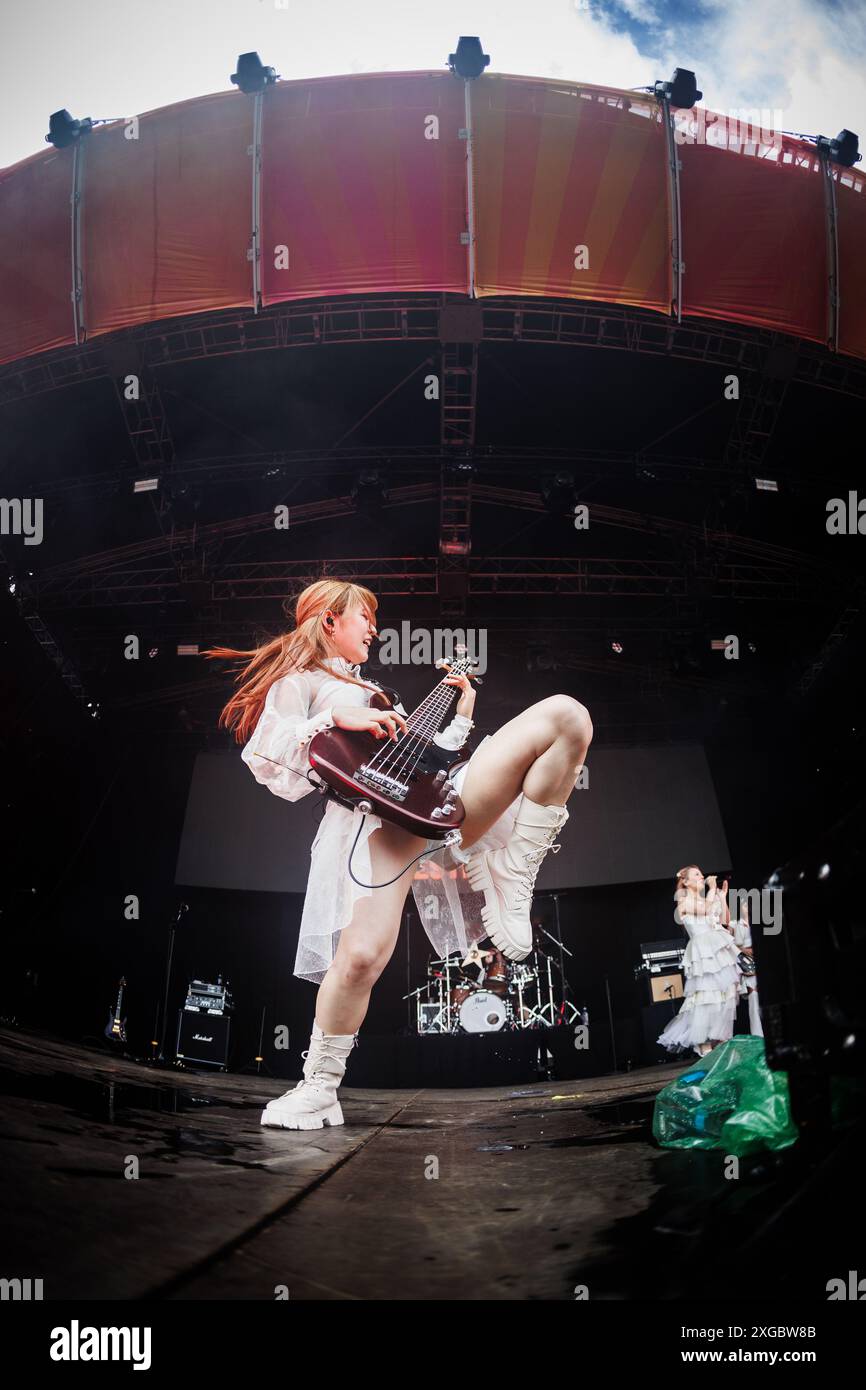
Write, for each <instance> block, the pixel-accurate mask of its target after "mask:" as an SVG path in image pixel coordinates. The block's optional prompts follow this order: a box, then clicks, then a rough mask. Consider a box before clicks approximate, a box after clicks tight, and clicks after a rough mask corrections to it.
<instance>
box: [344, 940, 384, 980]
mask: <svg viewBox="0 0 866 1390" xmlns="http://www.w3.org/2000/svg"><path fill="white" fill-rule="evenodd" d="M342 965H343V971H344V974H345V975H346V977H347V979H348V980H350V981H351V983H352V984H359V985H360V984H374V983H375V982H376V980H378V978H379V975H380V973H381V972H380V968H379V957H378V955H377V953H376V952H375V951H371V950H367V949H365V948H364V947H363V946H353V947H352V949H351V950H350V951H347V952H345V954H344V957H343V961H342Z"/></svg>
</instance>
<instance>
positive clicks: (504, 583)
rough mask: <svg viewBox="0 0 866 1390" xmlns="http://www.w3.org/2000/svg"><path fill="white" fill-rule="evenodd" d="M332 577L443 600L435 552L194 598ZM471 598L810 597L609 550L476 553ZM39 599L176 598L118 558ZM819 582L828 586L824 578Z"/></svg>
mask: <svg viewBox="0 0 866 1390" xmlns="http://www.w3.org/2000/svg"><path fill="white" fill-rule="evenodd" d="M332 575H339V576H340V577H341V578H347V579H351V580H354V581H356V582H358V583H361V584H371V585H372V586H373V587H374V588H375V589H376V591H377V593H379V594H382V595H398V594H399V595H405V596H408V597H431V598H439V597H441V591H440V564H439V557H438V556H429V557H415V556H386V557H380V558H375V559H370V558H357V557H352V558H345V559H334V560H327V561H316V560H258V561H246V562H238V563H234V564H224V565H222V566H221V567H220V569H219V573H218V574H217V573H213V574H211V575H210V576H208V575H207V573H205V574H203V576H202V578H201V579H200V580H198V585H199V587H200V594H199V601H200V602H202V603H221V602H222V603H225V602H228V601H231V602H232V603H233V604H235V603H240V602H244V601H249V600H262V599H266V600H282V599H288V598H292V597H294V596H295V595H296V594H297V593H298V592H299V591H300V590H301V589H302V588H304V587H305V586H306V585H307V584H310V583H312V582H313V581H314V580H316V579H321V578H325V577H328V576H332ZM467 581H468V597H469V598H470V599H472V598H485V597H487V598H490V597H504V596H509V595H518V594H523V595H540V596H544V597H547V598H550V597H551V596H552V595H557V596H560V597H574V598H578V597H582V598H589V597H592V598H630V599H672V600H676V599H680V598H688V597H689V595H690V594H691V593H692V592H693V591H698V592H699V593H700V595H701V597H703V598H709V599H712V598H725V599H735V600H739V601H741V600H764V601H773V602H778V601H794V600H797V599H800V598H803V597H804V596H814V594H815V581H814V577H813V576H807V575H805V574H802V573H800V572H799V571H797V570H796V569H788V568H782V567H779V566H776V565H772V564H761V563H758V562H749V561H747V560H737V561H730V560H724V561H719V560H710V561H708V562H707V563H706V564H705V565H703V566H699V567H697V568H696V569H694V570H690V569H687V568H686V567H684V565H683V564H682V563H681V562H678V561H675V560H643V559H634V558H632V557H625V558H612V557H608V556H588V557H580V558H575V557H574V556H551V557H548V558H539V557H538V556H508V557H504V558H502V557H494V558H484V557H473V558H472V559H471V560H470V562H469V565H468V571H467ZM34 587H35V589H36V591H37V593H38V596H39V599H40V601H41V602H42V603H44V604H49V605H50V606H51V608H52V609H61V608H76V609H87V608H97V607H106V606H109V607H124V606H133V605H144V604H163V605H170V604H172V603H175V602H177V601H178V600H179V598H180V597H181V596H180V595H179V593H178V580H177V574H176V572H175V570H174V568H173V567H172V566H170V565H167V564H159V563H155V564H153V565H152V566H149V567H146V566H143V565H140V564H139V565H130V566H129V567H126V566H124V565H122V564H119V565H116V566H113V567H112V568H111V569H107V570H102V571H96V572H94V573H91V574H76V575H73V576H70V577H67V578H66V579H65V582H64V583H62V584H59V583H57V582H56V580H55V582H53V583H52V581H51V579H50V578H46V577H43V578H42V580H40V581H38V582H37V581H34ZM825 587H832V579H831V578H830V577H827V578H826V580H825Z"/></svg>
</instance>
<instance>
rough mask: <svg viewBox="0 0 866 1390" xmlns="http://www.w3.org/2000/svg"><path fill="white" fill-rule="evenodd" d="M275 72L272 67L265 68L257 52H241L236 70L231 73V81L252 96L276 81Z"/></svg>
mask: <svg viewBox="0 0 866 1390" xmlns="http://www.w3.org/2000/svg"><path fill="white" fill-rule="evenodd" d="M276 80H277V74H276V72H275V70H274V69H273V68H266V67H265V65H264V63H263V62H262V60H261V58H260V57H259V55H258V53H242V54H241V55H240V57H239V58H238V70H237V72H233V73H232V82H233V83H234V85H235V86H236V87H239V88H240V90H241V91H242V92H246V93H247V95H248V96H252V95H253V94H254V93H255V92H263V91H264V90H265V88H266V87H270V86H272V85H273V84H274V82H276Z"/></svg>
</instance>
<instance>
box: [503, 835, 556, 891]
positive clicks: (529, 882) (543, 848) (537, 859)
mask: <svg viewBox="0 0 866 1390" xmlns="http://www.w3.org/2000/svg"><path fill="white" fill-rule="evenodd" d="M558 833H559V832H558V829H554V830H551V831H550V832H549V834H548V837H547V840H546V841H545V843H544V844H543V845H539V846H538V848H537V849H531V850H528V851H527V853H526V854H525V855H524V859H525V861H526V868H525V869H524V870H523V871H522V873H521V878H520V882H519V883H518V885H517V888H516V889H515V892H514V901H515V904H516V905H517V906H519V907H523V906H524V904H525V903H527V902H531V900H532V895H533V893H534V892H535V880H536V879H537V877H538V870H539V869H540V867H541V861H542V859H543V858H544V856H545V855H546V854H547V852H548V850H549V851H550V853H551V854H559V851H560V850H561V849H562V845H555V844H554V843H553V837H554V835H556V834H558Z"/></svg>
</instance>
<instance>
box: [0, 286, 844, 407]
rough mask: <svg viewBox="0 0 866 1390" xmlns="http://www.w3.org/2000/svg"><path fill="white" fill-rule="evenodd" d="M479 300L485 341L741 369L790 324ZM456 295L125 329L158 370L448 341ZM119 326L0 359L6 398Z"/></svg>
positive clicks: (815, 365) (55, 371) (830, 367)
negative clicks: (215, 360) (256, 356)
mask: <svg viewBox="0 0 866 1390" xmlns="http://www.w3.org/2000/svg"><path fill="white" fill-rule="evenodd" d="M465 302H466V303H468V302H469V301H465ZM475 304H476V305H477V306H478V307H479V308H480V311H481V322H482V327H481V341H483V342H520V343H544V344H553V345H557V346H563V347H587V348H604V349H608V350H610V351H617V352H629V353H645V354H648V355H650V356H662V357H666V358H670V359H674V360H676V359H682V360H685V361H692V362H705V363H708V364H712V365H716V366H722V367H725V368H727V369H729V370H738V371H740V372H759V371H761V370H762V369H763V366H764V363H765V361H766V356H767V352H768V350H769V349H770V348H772V347H773V346H775V345H776V344H777V343H778V342H779V341H780V339H782V336H783V335H780V334H779V333H778V331H777V330H769V329H762V328H753V327H750V326H749V325H745V324H738V323H723V322H720V321H716V320H713V319H703V318H689V317H685V318H683V320H682V322H681V323H677V322H675V321H672V320H671V319H670V318H668V317H667V316H665V315H663V314H660V313H656V312H654V311H652V310H648V309H642V308H637V307H632V306H628V305H622V304H599V303H596V302H589V301H587V302H584V301H571V300H567V301H561V300H546V299H536V298H520V297H519V296H518V297H515V296H506V295H503V296H496V297H490V298H482V299H479V300H477V301H475ZM448 307H449V306H448V305H446V304H445V303H444V302H443V296H441V295H437V294H413V295H381V296H375V295H373V296H365V297H359V296H346V298H344V299H339V298H336V299H322V300H302V301H297V302H294V303H282V304H278V305H272V306H270V307H268V308H265V309H263V310H261V311H260V312H259V313H258V314H253V312H252V310H251V309H231V310H222V311H220V312H218V313H212V314H199V315H193V316H187V317H178V318H174V319H168V320H162V321H160V322H159V323H154V324H143V325H141V326H140V327H138V328H135V329H133V330H129V329H124V330H123V337H124V339H126V340H129V339H130V338H134V339H135V341H136V343H137V344H138V345H139V349H140V351H141V354H142V366H143V367H144V368H149V369H150V370H153V371H155V370H157V369H158V368H159V367H160V366H163V365H168V364H171V363H178V362H191V361H202V360H205V359H207V358H212V357H227V356H237V355H239V354H242V353H249V352H273V351H277V350H280V349H283V348H300V347H318V346H320V345H325V344H335V343H383V342H389V343H390V342H415V343H419V344H421V343H436V342H441V341H442V335H441V332H440V315H441V313H442V311H443V310H444V309H447V308H448ZM114 336H115V335H103V336H101V337H100V338H97V339H94V340H91V341H90V342H89V343H84V344H83V345H82V346H80V347H65V348H57V349H54V350H53V351H52V352H47V353H40V354H39V355H38V356H36V357H34V358H32V359H30V358H26V359H23V360H22V361H19V362H11V363H8V364H6V365H5V366H4V367H2V368H0V404H6V403H9V402H12V401H16V400H22V399H25V398H27V397H29V396H34V395H39V394H40V393H42V392H44V391H52V390H59V389H61V388H64V387H71V386H75V385H82V384H84V383H86V382H88V381H94V380H98V379H100V378H104V377H105V376H106V374H107V373H106V364H105V360H104V353H103V344H104V343H106V342H108V341H110V340H111V339H112V338H113V337H114ZM790 341H792V342H795V343H797V344H798V353H799V355H798V360H797V365H796V369H795V371H794V374H793V377H792V380H794V381H796V382H798V383H801V384H805V385H811V386H816V387H820V388H822V389H824V390H828V391H836V392H840V393H842V394H844V395H850V396H854V397H856V398H857V399H860V400H862V399H864V398H866V361H862V360H861V359H859V358H855V357H848V356H843V355H840V354H838V353H833V352H830V351H829V350H828V349H827V348H826V347H825V346H823V345H822V344H820V343H811V342H807V341H802V342H801V341H800V340H799V339H796V338H792V339H791V340H790Z"/></svg>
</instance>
